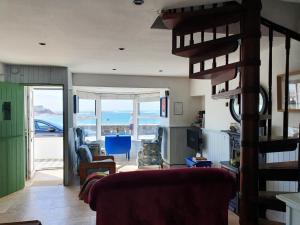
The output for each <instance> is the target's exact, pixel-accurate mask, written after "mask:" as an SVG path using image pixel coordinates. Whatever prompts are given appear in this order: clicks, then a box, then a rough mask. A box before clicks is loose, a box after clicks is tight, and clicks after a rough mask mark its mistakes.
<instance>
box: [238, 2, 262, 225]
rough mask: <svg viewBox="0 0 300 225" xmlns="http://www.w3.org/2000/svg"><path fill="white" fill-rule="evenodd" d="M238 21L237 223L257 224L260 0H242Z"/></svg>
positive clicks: (245, 224) (242, 224)
mask: <svg viewBox="0 0 300 225" xmlns="http://www.w3.org/2000/svg"><path fill="white" fill-rule="evenodd" d="M242 6H243V8H244V10H245V11H244V14H243V17H242V21H241V33H242V35H243V38H242V43H241V70H240V72H241V74H240V75H241V177H240V193H241V204H240V224H241V225H257V224H258V141H259V140H258V139H259V136H258V124H259V114H258V105H259V83H260V76H259V68H260V36H261V33H260V10H261V1H260V0H243V1H242Z"/></svg>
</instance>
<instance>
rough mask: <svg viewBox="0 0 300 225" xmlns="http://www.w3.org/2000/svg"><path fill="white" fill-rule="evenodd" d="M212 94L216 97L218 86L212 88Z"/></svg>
mask: <svg viewBox="0 0 300 225" xmlns="http://www.w3.org/2000/svg"><path fill="white" fill-rule="evenodd" d="M211 92H212V95H215V94H216V93H217V86H216V85H213V86H212V90H211Z"/></svg>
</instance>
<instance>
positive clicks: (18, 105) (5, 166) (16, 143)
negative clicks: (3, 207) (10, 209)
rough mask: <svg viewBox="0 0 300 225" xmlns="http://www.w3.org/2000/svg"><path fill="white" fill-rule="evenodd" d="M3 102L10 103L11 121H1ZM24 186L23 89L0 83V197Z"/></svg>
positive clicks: (14, 85)
mask: <svg viewBox="0 0 300 225" xmlns="http://www.w3.org/2000/svg"><path fill="white" fill-rule="evenodd" d="M3 102H11V120H3V112H2V104H3ZM24 186H25V146H24V88H23V86H21V85H18V84H10V83H1V82H0V197H2V196H5V195H8V194H10V193H13V192H15V191H17V190H20V189H22V188H24Z"/></svg>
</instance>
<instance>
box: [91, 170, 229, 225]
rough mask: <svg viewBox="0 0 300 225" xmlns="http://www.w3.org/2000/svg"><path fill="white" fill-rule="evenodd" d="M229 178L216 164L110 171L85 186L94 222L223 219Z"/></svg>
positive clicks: (147, 224) (171, 224)
mask: <svg viewBox="0 0 300 225" xmlns="http://www.w3.org/2000/svg"><path fill="white" fill-rule="evenodd" d="M234 195H235V180H234V178H233V177H232V176H231V175H230V174H229V173H228V172H226V171H225V170H223V169H217V168H193V169H190V168H187V169H186V168H185V169H170V170H155V171H135V172H125V173H119V174H112V175H109V176H107V177H104V178H103V179H101V180H99V181H98V182H96V183H95V184H94V186H93V187H92V188H91V192H90V196H89V198H90V199H89V203H90V207H91V209H93V210H95V211H97V222H96V224H97V225H227V224H228V211H227V209H228V202H229V200H230V199H231V198H232V197H233V196H234Z"/></svg>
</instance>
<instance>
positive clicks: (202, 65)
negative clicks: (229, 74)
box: [200, 6, 204, 71]
mask: <svg viewBox="0 0 300 225" xmlns="http://www.w3.org/2000/svg"><path fill="white" fill-rule="evenodd" d="M203 9H204V6H203ZM203 42H204V30H202V31H201V43H203ZM203 70H204V61H202V62H201V63H200V71H203Z"/></svg>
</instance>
